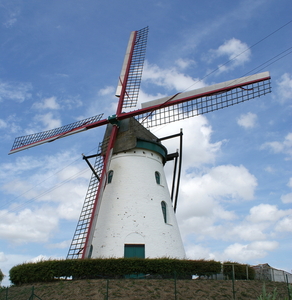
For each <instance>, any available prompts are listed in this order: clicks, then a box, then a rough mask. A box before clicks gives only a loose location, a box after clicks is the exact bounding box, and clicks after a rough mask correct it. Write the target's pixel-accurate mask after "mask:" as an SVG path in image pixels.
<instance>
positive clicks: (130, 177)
mask: <svg viewBox="0 0 292 300" xmlns="http://www.w3.org/2000/svg"><path fill="white" fill-rule="evenodd" d="M147 34H148V27H146V28H143V29H141V30H139V31H134V32H132V33H131V35H130V40H129V43H128V47H127V51H126V56H125V60H124V64H123V68H122V72H121V76H120V78H119V85H118V88H117V93H116V95H117V96H118V97H119V102H118V107H117V110H116V114H115V115H113V116H111V117H109V118H107V119H101V118H102V115H97V116H94V117H91V118H88V119H85V120H82V121H78V122H75V123H72V124H69V125H67V126H63V127H60V128H56V129H53V130H49V131H45V132H41V133H37V134H32V135H28V136H23V137H19V138H16V139H15V141H14V144H13V147H12V149H11V151H10V153H14V152H17V151H21V150H24V149H27V148H30V147H34V146H37V145H40V144H43V143H46V142H51V141H54V140H56V139H58V138H61V137H65V136H68V135H71V134H74V133H78V132H81V131H84V130H87V129H91V128H95V127H98V126H102V125H106V124H108V126H107V130H106V133H105V137H104V140H103V142H102V143H101V144H100V147H99V150H98V153H97V155H92V156H88V157H84V159H86V161H87V162H88V164H89V166H90V167H91V169H92V171H93V174H92V177H91V180H90V184H89V189H88V192H87V195H86V198H85V202H84V205H83V208H82V211H81V215H80V218H79V221H78V224H77V227H76V231H75V233H74V236H73V240H72V243H71V246H70V249H69V252H68V255H67V258H88V257H92V258H97V257H104V258H105V257H131V256H138V257H149V258H156V257H172V258H184V257H185V252H184V248H183V244H182V241H181V237H180V233H179V229H178V226H177V222H176V218H175V208H176V203H177V202H176V199H172V198H174V197H171V196H170V194H169V190H168V187H167V183H166V179H165V174H164V170H163V167H164V164H165V162H166V161H167V160H170V159H173V158H174V157H176V156H177V155H169V154H168V153H167V149H166V148H165V147H164V146H163V145H162V144H161V139H160V140H159V139H158V138H157V137H156V136H154V135H153V134H152V133H151V132H150V131H148V130H147V129H146V128H150V127H153V126H158V125H162V124H166V123H170V122H175V121H178V120H181V119H185V118H189V117H193V116H196V115H199V114H204V113H208V112H211V111H214V110H218V109H221V108H224V107H227V106H231V105H234V104H237V103H240V102H244V101H247V100H250V99H253V98H255V97H260V96H262V95H265V94H266V93H269V92H270V91H271V88H270V75H269V73H268V72H264V73H260V74H255V75H251V76H247V77H243V78H238V79H235V80H230V81H227V82H223V83H219V84H215V85H212V86H209V87H205V88H201V89H197V90H193V91H188V92H184V93H178V94H175V95H172V96H170V97H165V98H161V99H158V100H154V101H150V102H147V103H144V104H142V108H140V109H137V110H134V111H131V112H127V113H125V112H123V111H122V110H123V109H125V108H129V107H130V108H131V107H135V106H136V104H137V99H138V93H139V88H140V81H141V75H142V69H143V62H144V56H145V49H146V42H147ZM175 136H181V134H177V135H175ZM91 157H96V161H95V164H94V166H91V165H90V163H89V161H88V158H91ZM180 159H181V156H180ZM172 194H173V193H172Z"/></svg>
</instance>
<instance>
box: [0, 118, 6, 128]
mask: <svg viewBox="0 0 292 300" xmlns="http://www.w3.org/2000/svg"><path fill="white" fill-rule="evenodd" d="M6 127H7V123H6V122H5V121H4V120H2V119H0V128H6Z"/></svg>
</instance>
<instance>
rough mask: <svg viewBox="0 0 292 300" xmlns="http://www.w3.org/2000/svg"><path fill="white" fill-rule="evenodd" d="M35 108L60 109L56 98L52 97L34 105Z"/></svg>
mask: <svg viewBox="0 0 292 300" xmlns="http://www.w3.org/2000/svg"><path fill="white" fill-rule="evenodd" d="M33 108H35V109H41V110H43V109H60V105H59V103H57V98H56V97H50V98H46V99H43V100H42V101H41V102H35V103H34V104H33Z"/></svg>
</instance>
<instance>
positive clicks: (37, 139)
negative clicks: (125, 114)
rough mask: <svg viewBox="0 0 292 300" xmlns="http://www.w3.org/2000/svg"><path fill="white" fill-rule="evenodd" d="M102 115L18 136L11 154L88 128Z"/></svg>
mask: <svg viewBox="0 0 292 300" xmlns="http://www.w3.org/2000/svg"><path fill="white" fill-rule="evenodd" d="M102 116H103V114H99V115H96V116H93V117H90V118H86V119H84V120H81V121H77V122H74V123H71V124H68V125H65V126H62V127H58V128H55V129H51V130H47V131H42V132H39V133H34V134H29V135H25V136H20V137H17V138H16V139H15V140H14V143H13V145H12V148H11V150H10V153H9V154H11V153H15V152H18V151H22V150H25V149H27V148H31V147H34V146H38V145H41V144H43V143H47V142H53V141H54V140H56V139H59V138H62V137H65V136H68V135H71V134H75V133H78V132H81V131H83V130H87V129H88V126H89V125H92V124H94V123H96V122H98V121H100V119H101V118H102Z"/></svg>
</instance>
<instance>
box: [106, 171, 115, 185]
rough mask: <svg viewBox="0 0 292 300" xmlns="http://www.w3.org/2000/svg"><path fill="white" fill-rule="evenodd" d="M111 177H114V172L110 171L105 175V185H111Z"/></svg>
mask: <svg viewBox="0 0 292 300" xmlns="http://www.w3.org/2000/svg"><path fill="white" fill-rule="evenodd" d="M113 176H114V171H113V170H110V171H109V172H108V174H107V183H111V182H112V180H113Z"/></svg>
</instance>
